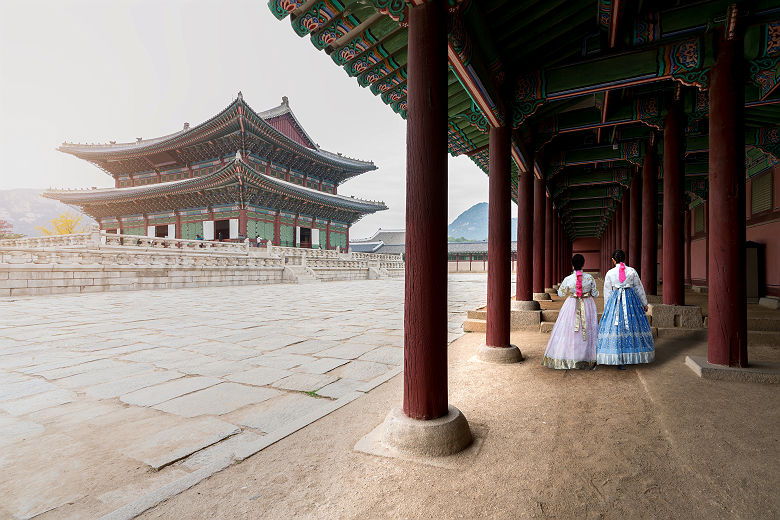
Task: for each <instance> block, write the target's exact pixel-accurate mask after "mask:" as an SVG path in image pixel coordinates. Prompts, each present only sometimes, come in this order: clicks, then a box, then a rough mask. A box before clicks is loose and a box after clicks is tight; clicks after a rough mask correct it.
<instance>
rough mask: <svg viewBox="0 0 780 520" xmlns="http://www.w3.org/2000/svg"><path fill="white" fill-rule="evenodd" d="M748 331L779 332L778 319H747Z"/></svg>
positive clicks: (779, 319) (779, 322) (779, 323)
mask: <svg viewBox="0 0 780 520" xmlns="http://www.w3.org/2000/svg"><path fill="white" fill-rule="evenodd" d="M747 328H748V330H753V331H772V332H780V317H778V318H748V320H747Z"/></svg>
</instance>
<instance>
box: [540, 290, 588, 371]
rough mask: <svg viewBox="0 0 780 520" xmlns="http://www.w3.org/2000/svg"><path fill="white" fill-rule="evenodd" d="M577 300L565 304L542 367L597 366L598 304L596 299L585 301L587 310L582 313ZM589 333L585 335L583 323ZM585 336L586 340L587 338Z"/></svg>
mask: <svg viewBox="0 0 780 520" xmlns="http://www.w3.org/2000/svg"><path fill="white" fill-rule="evenodd" d="M579 305H580V304H578V303H577V298H575V297H572V296H570V297H569V298H566V301H565V302H563V307H561V310H560V312H559V313H558V319H557V320H556V321H555V325H554V326H553V330H552V332H551V333H550V341H549V343H547V350H545V351H544V358H543V359H542V365H544V366H546V367H549V368H558V369H564V370H567V369H570V368H577V369H582V368H593V367H594V366H595V365H596V345H597V344H598V339H599V328H598V323H597V316H596V302H594V301H593V298H591V297H587V298H582V305H583V308H581V309H580V312H579V314H581V315H582V320H580V318H579V314H578V307H579ZM582 322H584V325H585V327H584V328H585V331H584V334H583V330H582V329H583V326H582V325H583V323H582ZM583 336H584V337H583Z"/></svg>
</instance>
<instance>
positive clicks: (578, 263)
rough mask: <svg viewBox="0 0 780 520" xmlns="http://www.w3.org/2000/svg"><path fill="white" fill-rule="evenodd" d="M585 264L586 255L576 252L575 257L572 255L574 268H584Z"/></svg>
mask: <svg viewBox="0 0 780 520" xmlns="http://www.w3.org/2000/svg"><path fill="white" fill-rule="evenodd" d="M583 265H585V257H584V256H582V255H581V254H576V255H574V256H573V257H571V266H572V267H573V268H574V270H575V271H579V270H580V269H582V266H583Z"/></svg>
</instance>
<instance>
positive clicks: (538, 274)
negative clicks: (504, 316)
mask: <svg viewBox="0 0 780 520" xmlns="http://www.w3.org/2000/svg"><path fill="white" fill-rule="evenodd" d="M545 198H546V197H545V192H544V181H543V180H541V179H538V178H536V176H535V175H534V246H533V251H534V253H533V254H534V264H533V273H534V279H533V292H534V296H537V295H541V294H544V249H545V247H544V239H545V231H544V228H545V225H544V224H545V218H546V214H545V213H546V212H545Z"/></svg>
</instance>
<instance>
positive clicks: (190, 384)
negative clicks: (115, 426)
mask: <svg viewBox="0 0 780 520" xmlns="http://www.w3.org/2000/svg"><path fill="white" fill-rule="evenodd" d="M221 382H222V380H221V379H217V378H216V377H201V376H195V377H185V378H181V379H176V380H174V381H169V382H167V383H163V384H159V385H154V386H149V387H146V388H142V389H140V390H136V391H134V392H130V393H128V394H125V395H123V396H122V397H120V398H119V399H120V400H121V401H122V402H123V403H127V404H134V405H136V406H154V405H156V404H160V403H163V402H165V401H169V400H171V399H174V398H176V397H181V396H183V395H185V394H189V393H191V392H196V391H198V390H203V389H204V388H208V387H210V386H214V385H216V384H219V383H221Z"/></svg>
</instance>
